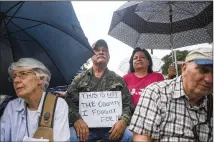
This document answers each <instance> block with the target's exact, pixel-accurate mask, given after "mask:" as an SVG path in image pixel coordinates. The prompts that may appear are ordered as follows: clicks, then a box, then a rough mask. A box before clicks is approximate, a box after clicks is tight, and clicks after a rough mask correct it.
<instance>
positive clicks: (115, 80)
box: [65, 68, 134, 125]
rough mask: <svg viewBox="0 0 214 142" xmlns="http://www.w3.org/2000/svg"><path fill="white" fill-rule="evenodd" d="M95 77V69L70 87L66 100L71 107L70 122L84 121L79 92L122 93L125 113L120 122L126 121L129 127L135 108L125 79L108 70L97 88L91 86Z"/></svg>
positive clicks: (88, 71) (81, 74)
mask: <svg viewBox="0 0 214 142" xmlns="http://www.w3.org/2000/svg"><path fill="white" fill-rule="evenodd" d="M92 76H93V69H92V68H90V69H88V70H87V71H84V72H82V73H80V74H79V75H78V76H77V77H76V78H75V79H74V80H73V82H72V83H71V85H70V86H69V87H68V90H67V93H66V97H65V100H66V102H67V103H68V106H69V122H70V123H71V124H74V123H75V121H77V120H79V119H82V118H81V116H80V114H79V92H95V91H121V95H122V103H123V112H122V115H121V117H120V118H119V120H124V121H125V122H126V124H127V125H129V123H130V120H131V117H132V114H133V112H134V106H133V104H132V102H131V95H130V93H129V90H128V88H127V87H126V85H125V82H124V81H123V79H122V78H121V77H120V76H119V75H117V74H116V73H114V72H113V71H110V70H108V69H106V71H105V73H104V75H103V77H102V78H101V80H100V81H99V82H98V83H97V84H96V87H93V85H89V83H90V82H91V78H92Z"/></svg>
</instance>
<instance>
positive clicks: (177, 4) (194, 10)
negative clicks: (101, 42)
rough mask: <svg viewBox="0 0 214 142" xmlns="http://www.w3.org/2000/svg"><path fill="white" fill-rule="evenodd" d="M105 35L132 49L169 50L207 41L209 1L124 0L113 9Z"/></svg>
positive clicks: (210, 35)
mask: <svg viewBox="0 0 214 142" xmlns="http://www.w3.org/2000/svg"><path fill="white" fill-rule="evenodd" d="M108 34H109V35H110V36H112V37H114V38H116V39H118V40H120V41H122V42H124V43H125V44H127V45H129V46H131V47H133V48H135V47H141V48H147V49H171V48H179V47H184V46H189V45H195V44H199V43H207V42H208V43H210V42H212V41H213V2H212V1H144V2H140V1H133V2H127V3H125V4H124V5H122V6H121V7H120V8H119V9H117V10H116V11H115V12H114V14H113V18H112V22H111V26H110V29H109V33H108Z"/></svg>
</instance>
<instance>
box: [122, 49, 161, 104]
mask: <svg viewBox="0 0 214 142" xmlns="http://www.w3.org/2000/svg"><path fill="white" fill-rule="evenodd" d="M129 64H130V68H129V73H128V74H126V75H125V76H123V79H124V80H125V82H126V85H127V87H128V88H129V91H130V93H131V95H132V101H133V104H134V106H136V105H137V103H138V100H139V98H140V95H141V93H142V92H143V90H144V88H146V87H147V86H148V85H150V84H152V83H154V82H158V81H162V80H164V77H163V75H162V74H161V73H157V72H153V70H152V65H153V63H152V58H151V56H150V54H149V52H148V51H147V50H146V49H141V48H139V47H137V48H135V49H134V51H133V52H132V55H131V58H130V60H129Z"/></svg>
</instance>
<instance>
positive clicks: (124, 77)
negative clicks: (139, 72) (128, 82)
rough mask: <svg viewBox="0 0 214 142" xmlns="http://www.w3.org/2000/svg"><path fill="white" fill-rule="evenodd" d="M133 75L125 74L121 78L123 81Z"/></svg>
mask: <svg viewBox="0 0 214 142" xmlns="http://www.w3.org/2000/svg"><path fill="white" fill-rule="evenodd" d="M132 75H133V73H127V74H125V75H124V76H123V79H128V78H130V77H132Z"/></svg>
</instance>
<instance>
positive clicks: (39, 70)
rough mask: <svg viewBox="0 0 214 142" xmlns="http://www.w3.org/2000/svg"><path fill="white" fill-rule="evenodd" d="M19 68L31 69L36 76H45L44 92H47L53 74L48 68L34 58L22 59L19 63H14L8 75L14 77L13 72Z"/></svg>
mask: <svg viewBox="0 0 214 142" xmlns="http://www.w3.org/2000/svg"><path fill="white" fill-rule="evenodd" d="M19 67H24V68H26V69H31V70H33V71H34V72H35V73H36V76H43V77H44V82H43V86H42V88H43V90H44V91H45V90H46V89H47V88H48V86H49V83H50V80H51V73H50V71H49V70H48V68H47V67H46V66H45V65H44V64H43V63H42V62H40V61H38V60H36V59H34V58H20V59H19V60H18V61H17V62H13V63H12V64H11V65H10V66H9V68H8V73H9V75H10V76H11V77H12V74H13V71H14V70H16V69H17V68H19Z"/></svg>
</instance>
